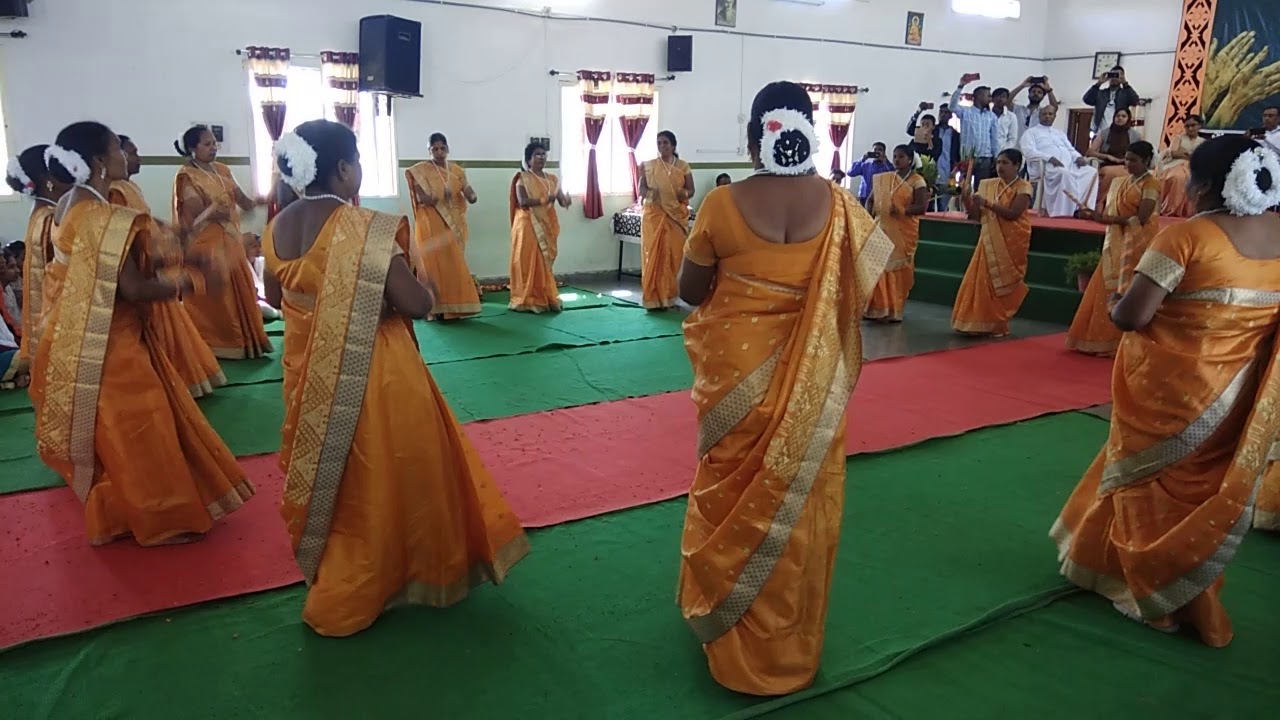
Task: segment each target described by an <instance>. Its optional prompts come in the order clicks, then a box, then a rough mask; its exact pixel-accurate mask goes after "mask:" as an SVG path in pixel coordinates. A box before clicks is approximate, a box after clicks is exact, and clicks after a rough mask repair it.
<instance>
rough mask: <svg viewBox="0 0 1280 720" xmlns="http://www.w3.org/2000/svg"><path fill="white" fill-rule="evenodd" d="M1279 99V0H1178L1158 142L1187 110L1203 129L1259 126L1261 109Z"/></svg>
mask: <svg viewBox="0 0 1280 720" xmlns="http://www.w3.org/2000/svg"><path fill="white" fill-rule="evenodd" d="M1276 104H1280V3H1277V2H1276V1H1275V0H1184V3H1183V10H1182V25H1181V29H1180V30H1179V32H1178V50H1177V55H1176V57H1175V59H1174V64H1173V78H1172V79H1171V81H1170V85H1169V109H1168V110H1167V111H1166V113H1165V124H1164V135H1163V137H1162V143H1163V144H1166V145H1167V144H1168V143H1169V142H1170V141H1171V140H1172V138H1173V137H1174V136H1175V135H1177V134H1179V133H1181V132H1182V119H1183V118H1184V117H1186V116H1187V115H1188V114H1190V113H1198V114H1200V115H1203V116H1204V118H1205V121H1206V122H1205V129H1206V130H1209V131H1214V130H1218V131H1224V130H1228V131H1229V130H1234V131H1240V130H1249V129H1253V128H1258V127H1261V126H1262V110H1263V108H1265V107H1267V106H1268V105H1276Z"/></svg>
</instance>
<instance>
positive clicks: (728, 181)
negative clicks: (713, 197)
mask: <svg viewBox="0 0 1280 720" xmlns="http://www.w3.org/2000/svg"><path fill="white" fill-rule="evenodd" d="M732 184H733V178H731V177H729V173H720V174H719V175H717V176H716V187H721V186H722V185H732Z"/></svg>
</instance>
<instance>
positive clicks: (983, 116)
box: [951, 73, 1000, 182]
mask: <svg viewBox="0 0 1280 720" xmlns="http://www.w3.org/2000/svg"><path fill="white" fill-rule="evenodd" d="M979 77H980V76H979V75H977V74H976V73H973V74H968V73H966V74H965V75H962V76H961V77H960V83H959V84H958V85H956V91H955V94H954V95H952V98H951V100H952V104H951V109H952V111H953V112H955V115H956V117H958V118H960V154H961V156H962V157H964V158H965V159H966V160H968V159H972V162H973V173H972V174H973V180H974V182H982V181H983V180H986V179H988V178H991V177H993V176H994V173H995V161H996V153H997V152H998V151H999V150H1000V143H999V140H998V137H997V132H996V125H997V123H998V121H999V118H998V117H997V116H996V114H995V113H994V112H992V111H991V88H989V87H987V86H986V85H982V86H980V87H978V88H976V89H975V90H974V91H973V107H965V106H963V105H961V104H960V98H962V97H963V96H964V89H965V87H966V86H967V85H968V84H969V83H971V82H973V81H974V80H977V79H978V78H979Z"/></svg>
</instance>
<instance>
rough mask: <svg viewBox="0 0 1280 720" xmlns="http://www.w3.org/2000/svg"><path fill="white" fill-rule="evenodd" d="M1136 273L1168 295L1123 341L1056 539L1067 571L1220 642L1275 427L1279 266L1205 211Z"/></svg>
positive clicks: (1141, 611) (1124, 604) (1173, 231)
mask: <svg viewBox="0 0 1280 720" xmlns="http://www.w3.org/2000/svg"><path fill="white" fill-rule="evenodd" d="M1136 272H1138V273H1141V274H1143V275H1146V276H1147V277H1148V278H1150V279H1151V280H1152V281H1154V282H1155V283H1156V284H1158V285H1160V286H1161V287H1163V288H1164V289H1165V290H1167V291H1169V293H1170V294H1169V296H1168V297H1167V298H1166V299H1165V301H1164V303H1163V304H1162V305H1161V307H1160V309H1159V310H1158V311H1157V313H1156V316H1155V318H1154V319H1153V320H1152V321H1151V324H1150V325H1148V326H1147V327H1146V328H1144V329H1142V330H1139V331H1136V332H1131V333H1126V334H1125V335H1124V338H1123V339H1122V340H1121V341H1120V347H1119V352H1118V354H1117V355H1116V360H1115V369H1114V371H1113V379H1112V392H1113V398H1114V410H1113V411H1112V415H1111V434H1110V437H1109V438H1108V439H1107V444H1106V446H1105V447H1104V448H1103V449H1102V452H1101V453H1099V455H1098V457H1097V459H1096V460H1095V461H1094V462H1093V465H1092V466H1091V467H1090V468H1089V470H1088V472H1087V473H1086V474H1085V476H1084V479H1082V480H1081V481H1080V484H1079V486H1078V487H1077V488H1076V490H1075V492H1074V493H1073V494H1072V496H1071V498H1070V500H1068V501H1067V504H1066V507H1065V508H1063V510H1062V514H1061V516H1060V517H1059V518H1058V521H1057V523H1056V524H1055V525H1054V527H1053V530H1052V531H1051V535H1052V537H1053V539H1054V541H1055V542H1056V543H1057V544H1058V548H1059V551H1060V557H1061V560H1062V573H1063V575H1064V576H1066V577H1067V579H1069V580H1071V581H1072V582H1074V583H1076V584H1077V585H1079V586H1081V587H1083V588H1085V589H1087V590H1092V591H1094V592H1097V593H1099V594H1101V595H1104V596H1105V597H1107V598H1108V599H1109V600H1111V601H1112V602H1113V603H1115V604H1116V607H1117V609H1119V610H1121V611H1122V612H1124V613H1125V614H1127V615H1129V616H1131V617H1135V618H1141V619H1143V620H1146V621H1148V622H1154V623H1157V624H1158V625H1161V626H1164V625H1168V624H1171V623H1181V624H1190V625H1192V626H1194V627H1195V628H1196V629H1197V631H1198V632H1199V634H1200V637H1201V639H1202V640H1203V641H1204V642H1205V643H1207V644H1209V645H1213V646H1216V647H1221V646H1224V645H1226V644H1227V643H1229V642H1230V641H1231V639H1232V636H1233V633H1232V629H1231V622H1230V620H1229V619H1228V617H1227V613H1226V610H1225V609H1224V608H1223V606H1222V603H1221V600H1220V598H1219V593H1220V591H1221V589H1222V582H1223V581H1222V573H1223V570H1224V568H1226V566H1227V565H1228V564H1229V563H1230V562H1231V559H1232V558H1233V556H1234V555H1235V552H1236V550H1237V548H1239V546H1240V542H1241V540H1242V539H1243V538H1244V535H1245V533H1246V532H1247V531H1248V529H1249V527H1250V525H1251V523H1252V521H1253V518H1254V512H1253V511H1254V505H1255V502H1256V500H1257V495H1258V492H1259V489H1260V486H1261V483H1260V476H1261V473H1262V471H1263V468H1264V467H1265V464H1266V461H1267V456H1268V453H1269V451H1270V449H1271V447H1272V443H1273V441H1274V440H1275V437H1276V433H1277V431H1278V430H1280V413H1278V412H1277V406H1276V404H1277V402H1278V401H1280V373H1278V372H1277V367H1276V348H1275V340H1276V333H1277V328H1278V327H1280V263H1276V261H1274V260H1265V261H1263V260H1251V259H1248V258H1245V257H1243V256H1242V255H1240V254H1239V253H1238V252H1237V251H1236V249H1235V247H1234V246H1233V245H1232V243H1231V241H1230V240H1229V239H1228V238H1227V236H1226V235H1225V234H1224V233H1223V232H1222V230H1221V229H1220V228H1219V227H1218V225H1217V224H1216V223H1214V222H1213V221H1212V220H1209V219H1198V220H1191V221H1188V222H1186V223H1184V224H1182V225H1178V226H1175V227H1171V228H1168V229H1166V230H1165V231H1163V232H1162V233H1161V234H1160V235H1159V237H1157V238H1156V239H1155V241H1154V242H1153V243H1152V245H1151V249H1150V250H1149V251H1147V253H1146V254H1145V255H1144V256H1143V257H1142V260H1141V261H1140V262H1139V263H1138V264H1137V268H1136Z"/></svg>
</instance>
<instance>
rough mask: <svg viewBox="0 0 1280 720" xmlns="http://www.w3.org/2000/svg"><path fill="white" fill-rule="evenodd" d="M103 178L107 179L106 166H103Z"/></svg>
mask: <svg viewBox="0 0 1280 720" xmlns="http://www.w3.org/2000/svg"><path fill="white" fill-rule="evenodd" d="M102 179H103V180H106V179H107V169H106V168H105V167H103V168H102Z"/></svg>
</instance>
